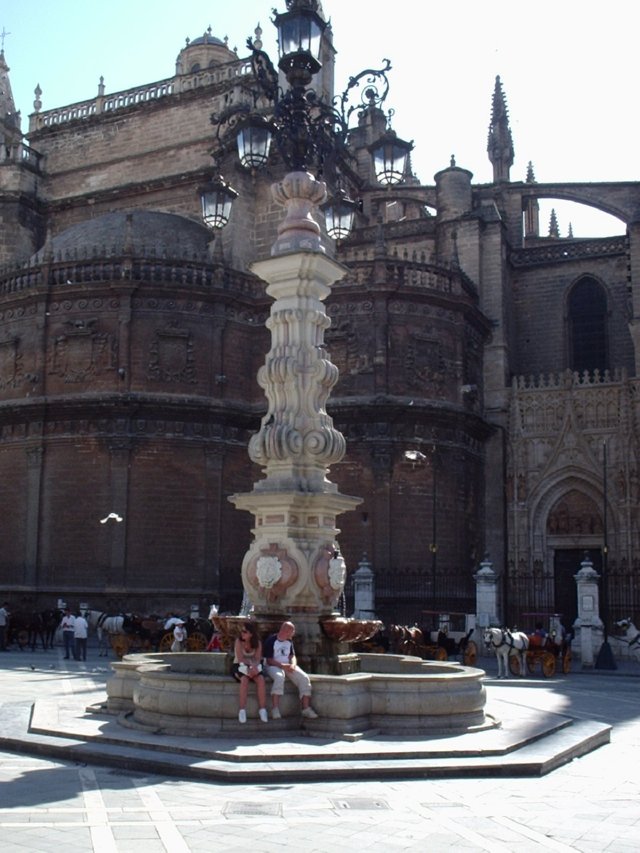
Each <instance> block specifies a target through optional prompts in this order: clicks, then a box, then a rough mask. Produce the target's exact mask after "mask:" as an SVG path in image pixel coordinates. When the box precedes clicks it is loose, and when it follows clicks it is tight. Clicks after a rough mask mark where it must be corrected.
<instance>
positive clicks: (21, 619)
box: [8, 610, 46, 652]
mask: <svg viewBox="0 0 640 853" xmlns="http://www.w3.org/2000/svg"><path fill="white" fill-rule="evenodd" d="M38 641H39V642H40V643H41V645H42V648H43V650H46V645H45V639H44V620H43V618H42V614H41V613H38V611H35V610H34V611H17V612H16V613H12V614H11V616H10V617H9V632H8V642H9V643H16V645H17V646H18V648H19V649H20V651H21V652H22V651H24V649H25V648H26V647H28V648H30V649H31V651H32V652H35V650H36V647H37V645H38Z"/></svg>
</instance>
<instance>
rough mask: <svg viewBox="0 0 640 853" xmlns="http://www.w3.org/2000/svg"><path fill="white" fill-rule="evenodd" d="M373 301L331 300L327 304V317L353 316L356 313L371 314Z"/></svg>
mask: <svg viewBox="0 0 640 853" xmlns="http://www.w3.org/2000/svg"><path fill="white" fill-rule="evenodd" d="M372 313H373V302H372V301H371V300H370V299H362V300H360V301H358V302H333V303H331V304H330V305H327V314H328V315H329V317H353V316H355V315H357V314H372Z"/></svg>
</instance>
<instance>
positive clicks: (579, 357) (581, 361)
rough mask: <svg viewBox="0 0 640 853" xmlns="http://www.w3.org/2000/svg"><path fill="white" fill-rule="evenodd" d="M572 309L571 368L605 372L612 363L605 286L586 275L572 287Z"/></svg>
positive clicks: (569, 314) (579, 370)
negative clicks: (608, 337)
mask: <svg viewBox="0 0 640 853" xmlns="http://www.w3.org/2000/svg"><path fill="white" fill-rule="evenodd" d="M568 309H569V310H568V318H569V360H570V367H571V369H572V370H575V371H577V372H578V373H583V372H584V371H585V370H586V371H588V372H589V373H593V371H594V370H599V371H600V372H601V373H603V372H604V371H605V370H606V369H607V367H608V366H609V365H608V353H607V349H608V348H607V297H606V294H605V292H604V288H603V287H602V285H600V284H599V283H598V282H597V281H596V280H595V279H594V278H591V277H590V276H584V278H581V279H580V280H579V281H578V282H576V284H575V285H574V286H573V288H572V289H571V292H570V294H569V303H568Z"/></svg>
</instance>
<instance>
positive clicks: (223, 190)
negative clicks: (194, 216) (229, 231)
mask: <svg viewBox="0 0 640 853" xmlns="http://www.w3.org/2000/svg"><path fill="white" fill-rule="evenodd" d="M199 193H200V202H201V204H202V220H203V222H204V224H205V225H206V226H207V227H208V228H211V229H212V230H215V229H219V228H224V226H225V225H226V224H227V222H228V221H229V216H230V215H231V205H232V204H233V201H234V199H236V198H237V197H238V193H237V192H236V191H235V190H234V189H233V188H232V187H231V186H229V184H228V183H227V182H226V181H225V180H223V179H222V177H220V176H216V177H213V178H211V180H210V181H209V182H208V183H206V184H204V185H203V186H201V187H200V188H199Z"/></svg>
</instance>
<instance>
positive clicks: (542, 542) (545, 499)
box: [530, 469, 619, 559]
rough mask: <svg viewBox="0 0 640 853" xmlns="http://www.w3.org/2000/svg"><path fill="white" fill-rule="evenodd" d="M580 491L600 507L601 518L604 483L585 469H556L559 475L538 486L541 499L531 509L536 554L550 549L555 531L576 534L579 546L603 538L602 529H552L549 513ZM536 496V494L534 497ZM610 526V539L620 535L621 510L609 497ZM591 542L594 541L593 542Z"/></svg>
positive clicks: (533, 503)
mask: <svg viewBox="0 0 640 853" xmlns="http://www.w3.org/2000/svg"><path fill="white" fill-rule="evenodd" d="M573 492H575V493H578V494H580V495H582V496H584V498H585V500H586V501H587V502H589V503H590V504H591V505H593V506H595V507H597V508H600V514H601V518H602V516H603V513H602V509H601V508H602V499H603V493H602V483H601V482H600V481H599V480H598V478H596V477H595V476H594V475H593V474H591V473H590V472H588V471H584V470H579V471H578V470H576V469H574V470H570V469H565V470H563V471H558V472H556V474H555V476H553V477H552V478H550V479H548V480H546V481H545V482H544V483H543V484H542V485H541V486H540V487H539V489H538V497H537V500H533V501H532V504H531V513H530V531H531V537H532V545H533V546H534V547H533V548H532V551H531V556H532V559H533V558H537V557H541V556H542V555H544V554H545V553H546V549H547V542H548V540H549V538H550V537H553V536H555V535H559V536H562V535H568V536H573V538H574V539H575V540H576V543H575V544H576V547H582V544H583V543H584V541H585V540H589V539H591V540H593V539H596V538H597V539H598V540H601V539H602V530H601V529H600V530H599V531H596V532H594V533H590V532H583V533H581V534H580V533H577V532H574V533H573V534H571V533H569V534H563V533H556V534H550V533H549V516H550V514H551V512H552V510H553V508H554V507H556V506H558V505H559V504H560V503H561V502H562V501H563V500H567V499H568V498H569V496H570V495H571V493H573ZM533 497H534V496H533V495H532V498H533ZM607 526H608V528H609V529H608V533H609V537H610V539H613V538H614V537H615V536H616V533H617V530H618V528H619V524H618V518H617V514H616V512H615V508H614V506H613V505H612V503H611V500H610V499H609V500H608V501H607ZM589 544H590V545H591V544H592V543H591V542H589Z"/></svg>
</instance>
